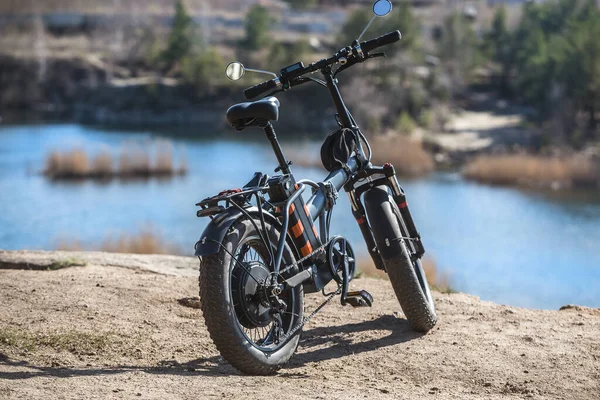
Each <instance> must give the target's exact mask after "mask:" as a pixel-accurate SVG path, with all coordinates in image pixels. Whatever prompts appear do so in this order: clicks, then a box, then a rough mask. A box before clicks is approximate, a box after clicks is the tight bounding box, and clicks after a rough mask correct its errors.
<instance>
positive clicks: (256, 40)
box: [244, 4, 273, 50]
mask: <svg viewBox="0 0 600 400" xmlns="http://www.w3.org/2000/svg"><path fill="white" fill-rule="evenodd" d="M272 22H273V20H272V18H271V15H270V14H269V10H268V9H267V8H266V7H263V6H261V5H258V4H255V5H253V6H252V7H251V8H250V11H248V14H247V15H246V24H245V27H246V39H245V41H244V45H245V46H246V48H248V49H249V50H259V49H260V48H261V47H262V46H264V45H265V44H266V43H267V42H268V35H269V30H270V25H271V23H272Z"/></svg>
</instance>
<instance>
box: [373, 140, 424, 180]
mask: <svg viewBox="0 0 600 400" xmlns="http://www.w3.org/2000/svg"><path fill="white" fill-rule="evenodd" d="M369 143H370V144H371V149H372V150H373V163H375V164H384V163H387V162H389V163H392V164H393V165H394V168H395V169H396V172H397V173H398V174H399V175H404V176H411V177H416V176H421V175H425V174H427V173H429V172H431V171H433V170H434V168H435V163H434V160H433V156H432V155H431V154H430V153H428V152H427V151H425V149H423V145H422V143H421V142H420V141H418V140H415V139H413V138H410V137H407V136H401V135H385V136H375V137H372V138H370V139H369Z"/></svg>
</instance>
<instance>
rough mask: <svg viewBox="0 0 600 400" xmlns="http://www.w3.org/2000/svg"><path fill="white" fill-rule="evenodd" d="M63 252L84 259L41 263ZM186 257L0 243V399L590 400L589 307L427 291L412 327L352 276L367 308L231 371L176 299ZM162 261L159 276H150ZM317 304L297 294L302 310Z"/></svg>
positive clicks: (595, 332)
mask: <svg viewBox="0 0 600 400" xmlns="http://www.w3.org/2000/svg"><path fill="white" fill-rule="evenodd" d="M66 256H69V257H70V258H71V259H73V257H76V258H77V259H79V260H86V261H87V265H86V266H81V267H70V268H63V269H59V270H54V271H50V270H43V269H44V266H45V265H49V264H51V263H52V262H53V261H56V260H58V259H62V258H64V257H66ZM196 264H197V262H196V261H195V260H194V259H190V258H176V257H169V256H164V257H163V256H130V255H112V254H111V255H107V254H102V253H94V254H91V255H89V257H88V256H87V255H86V254H85V253H78V254H76V255H75V254H74V253H73V254H67V253H41V252H37V253H28V252H19V253H13V252H0V304H1V305H2V307H0V399H33V398H36V399H41V398H44V399H72V398H73V399H83V398H85V399H89V398H97V399H106V398H115V399H121V398H141V399H165V398H182V399H192V398H194V399H200V398H310V399H313V398H315V399H342V398H343V399H348V398H369V399H372V398H385V399H396V398H406V399H414V398H432V399H433V398H436V399H500V398H536V399H597V398H598V396H599V395H598V393H599V391H600V383H599V382H600V341H599V338H600V310H598V309H588V308H584V307H570V308H567V309H565V310H562V311H539V310H528V309H519V308H511V307H506V306H502V305H498V304H493V303H490V302H483V301H480V300H479V299H477V298H476V297H473V296H469V295H466V294H440V293H436V294H435V297H436V303H437V308H438V314H439V317H440V322H439V324H438V326H437V327H436V328H434V329H433V330H432V331H431V332H430V333H429V334H427V335H419V334H416V333H413V332H411V331H410V330H409V329H408V325H407V323H406V321H405V320H404V319H403V315H402V313H401V311H400V307H399V305H398V303H397V301H396V299H395V297H394V293H393V291H392V289H391V287H390V284H389V282H387V281H385V280H378V279H357V280H356V281H354V282H353V286H354V288H357V289H358V288H360V289H366V290H368V291H369V292H371V293H372V294H373V296H374V298H375V303H374V305H373V307H372V308H363V309H352V308H350V307H342V306H341V305H340V304H339V303H338V302H332V303H331V304H330V305H329V306H327V307H326V308H325V309H324V310H323V311H322V312H321V313H319V314H318V315H317V316H316V317H315V318H314V319H313V320H312V321H311V322H310V323H309V324H308V325H307V326H306V327H305V331H304V333H303V338H302V340H301V344H300V348H299V350H298V352H297V354H296V355H295V356H294V357H293V358H292V361H291V362H290V364H289V365H288V366H287V367H286V368H285V369H283V370H282V371H281V372H280V373H279V374H278V375H276V376H272V377H248V376H242V375H241V374H239V373H238V372H237V371H236V370H234V369H233V368H232V367H230V366H229V365H228V364H226V363H225V362H224V361H223V360H222V359H221V358H220V356H219V354H218V353H217V351H216V349H215V348H214V347H213V345H212V342H211V340H210V338H209V336H208V333H207V331H206V329H205V328H204V325H203V320H202V315H201V312H200V311H199V310H198V309H197V308H194V306H197V303H196V302H194V301H184V300H182V299H188V298H193V297H195V296H197V280H196V278H195V277H194V276H191V275H195V266H196ZM162 265H164V266H165V267H168V268H166V269H165V271H166V273H164V274H161V273H157V271H159V270H161V268H162ZM19 266H23V267H25V266H28V267H29V268H30V269H29V270H18V269H15V268H18V267H19ZM36 266H37V267H36ZM34 267H36V268H37V270H36V269H31V268H34ZM124 267H128V268H124ZM321 300H322V297H321V296H320V295H310V296H307V301H306V308H307V310H312V309H313V308H314V307H315V306H316V305H317V304H318V303H319V302H320V301H321Z"/></svg>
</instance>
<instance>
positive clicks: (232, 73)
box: [225, 61, 246, 81]
mask: <svg viewBox="0 0 600 400" xmlns="http://www.w3.org/2000/svg"><path fill="white" fill-rule="evenodd" d="M245 73H246V69H245V68H244V65H243V64H242V63H241V62H239V61H233V62H230V63H229V64H227V67H226V68H225V75H227V77H228V78H229V79H231V80H232V81H237V80H238V79H242V76H244V74H245Z"/></svg>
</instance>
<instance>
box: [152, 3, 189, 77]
mask: <svg viewBox="0 0 600 400" xmlns="http://www.w3.org/2000/svg"><path fill="white" fill-rule="evenodd" d="M193 31H194V21H193V20H192V18H191V17H190V16H189V14H188V13H187V10H186V9H185V6H184V5H183V3H182V2H181V1H178V2H177V3H176V4H175V17H174V19H173V26H172V28H171V32H170V33H169V38H168V39H167V48H166V49H164V50H163V52H162V54H161V57H160V58H161V60H162V61H163V62H164V63H165V65H166V68H167V69H171V68H172V67H173V65H175V64H176V63H177V62H179V61H181V60H182V59H183V57H185V56H187V55H188V54H189V53H190V51H191V49H192V45H193V36H194V32H193Z"/></svg>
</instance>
